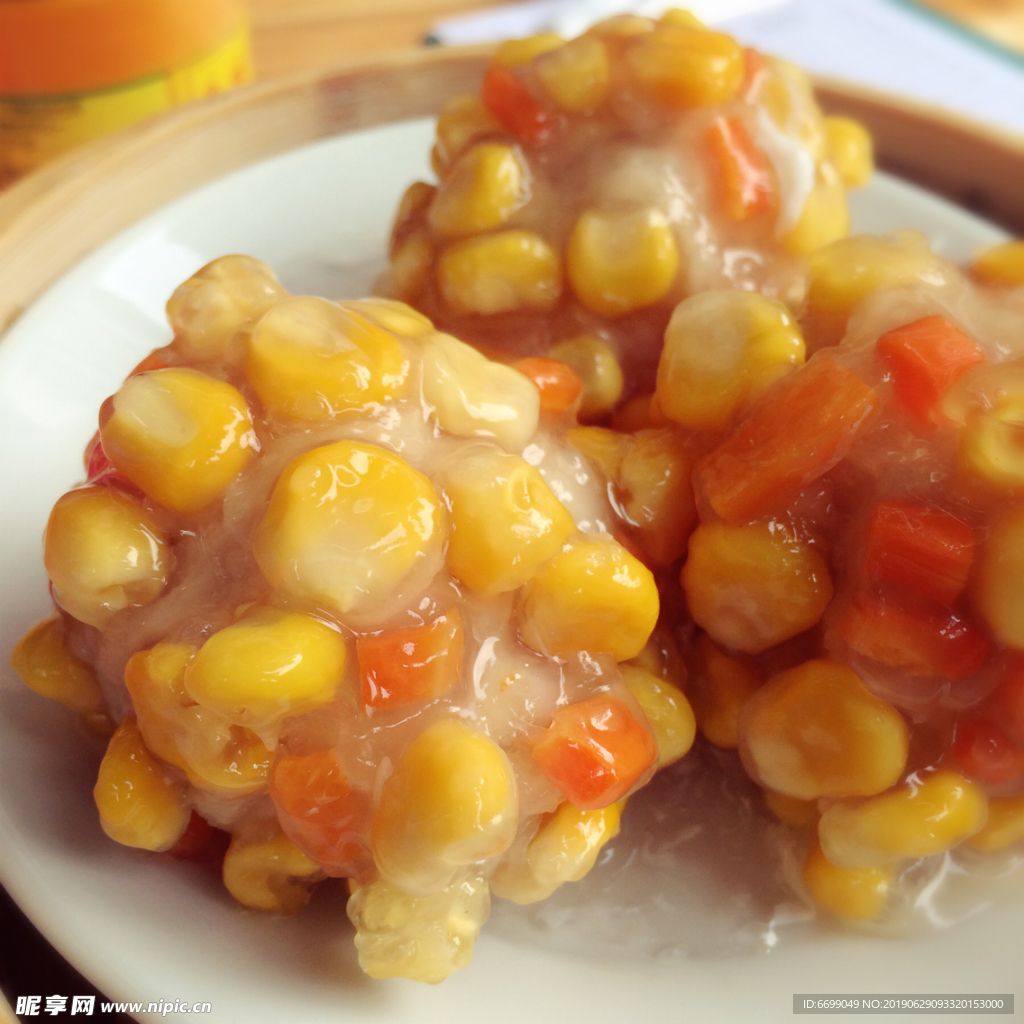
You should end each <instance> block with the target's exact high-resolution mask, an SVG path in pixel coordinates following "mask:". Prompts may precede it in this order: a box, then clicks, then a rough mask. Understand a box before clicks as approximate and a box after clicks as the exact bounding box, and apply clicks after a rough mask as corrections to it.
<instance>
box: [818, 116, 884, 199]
mask: <svg viewBox="0 0 1024 1024" xmlns="http://www.w3.org/2000/svg"><path fill="white" fill-rule="evenodd" d="M825 135H826V137H827V139H828V148H829V152H830V154H831V155H832V161H833V163H834V164H835V165H836V170H837V171H838V172H839V178H840V180H841V181H842V183H843V185H844V187H846V188H863V187H864V186H865V185H866V184H867V183H868V182H869V181H870V180H871V175H872V174H874V172H875V151H874V146H873V144H872V142H871V136H870V134H869V133H868V130H867V129H866V128H865V127H864V125H862V124H861V123H860V121H854V120H853V118H850V117H838V116H836V115H830V116H829V117H826V118H825Z"/></svg>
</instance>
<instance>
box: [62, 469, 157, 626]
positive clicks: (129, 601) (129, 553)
mask: <svg viewBox="0 0 1024 1024" xmlns="http://www.w3.org/2000/svg"><path fill="white" fill-rule="evenodd" d="M43 561H44V563H45V565H46V571H47V572H48V573H49V575H50V579H51V581H52V582H53V589H54V596H55V597H56V599H57V603H58V604H59V605H60V606H61V607H62V608H64V609H65V610H66V611H68V612H70V613H71V614H72V615H73V616H74V617H75V618H76V619H80V620H81V621H82V622H87V623H88V624H89V625H90V626H97V627H99V628H102V627H103V626H104V625H105V624H106V622H107V620H108V619H109V618H110V616H111V615H113V614H114V613H115V612H119V611H121V610H122V609H123V608H130V607H134V606H138V605H143V604H148V603H149V602H150V601H152V600H154V599H155V598H157V597H159V596H160V593H161V592H162V591H163V589H164V585H165V584H166V582H167V576H168V573H169V572H170V561H171V554H170V550H169V548H168V546H167V542H166V538H165V536H164V532H163V530H162V529H161V528H160V527H159V526H158V525H157V523H156V520H154V519H153V517H152V516H151V515H150V514H149V513H148V512H147V511H146V510H145V509H144V508H143V507H142V505H141V504H140V503H139V502H138V501H136V500H135V499H134V498H130V497H128V496H127V495H125V494H122V493H120V492H119V491H116V490H114V489H113V488H111V487H99V486H94V487H81V488H79V489H78V490H74V491H68V493H67V494H65V495H63V496H62V497H60V498H59V499H58V500H57V503H56V504H55V505H54V506H53V511H51V512H50V519H49V521H48V522H47V524H46V534H45V537H44V540H43Z"/></svg>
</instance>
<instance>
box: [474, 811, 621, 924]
mask: <svg viewBox="0 0 1024 1024" xmlns="http://www.w3.org/2000/svg"><path fill="white" fill-rule="evenodd" d="M623 803H625V801H620V803H616V804H611V805H609V806H608V807H601V808H599V809H598V810H593V811H581V810H580V809H579V808H578V807H573V805H572V804H570V803H568V802H566V803H562V804H559V806H558V809H557V810H556V811H554V812H553V813H551V814H548V815H546V816H545V819H544V821H543V823H542V824H541V826H540V828H539V829H538V830H537V834H536V835H535V836H534V837H533V839H531V840H530V842H529V845H527V846H526V847H525V850H524V851H523V853H522V855H521V856H518V857H515V858H511V857H509V858H505V859H504V860H503V861H502V862H501V864H499V865H498V870H497V871H495V873H494V875H493V876H492V878H491V891H492V892H493V893H494V895H495V896H499V897H501V898H502V899H506V900H512V901H513V902H514V903H519V904H526V903H536V902H537V901H538V900H545V899H547V898H548V897H549V896H550V895H551V894H552V893H553V892H554V891H555V890H556V889H557V888H559V887H560V886H561V885H564V884H565V883H566V882H578V881H579V880H580V879H581V878H583V877H584V876H585V875H586V874H587V873H588V872H589V871H590V869H591V868H592V867H593V866H594V864H595V863H597V856H598V854H599V853H600V852H601V848H602V847H603V846H604V845H605V843H607V842H608V841H609V840H610V839H614V838H615V836H617V835H618V834H619V819H620V817H621V812H622V807H621V805H622V804H623Z"/></svg>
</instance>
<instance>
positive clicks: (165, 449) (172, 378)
mask: <svg viewBox="0 0 1024 1024" xmlns="http://www.w3.org/2000/svg"><path fill="white" fill-rule="evenodd" d="M109 402H110V404H109V406H106V405H105V406H104V410H105V412H106V411H109V413H110V415H109V418H107V419H106V421H105V422H101V426H100V439H101V440H102V442H103V450H104V451H105V452H106V453H107V457H108V458H109V459H110V461H111V462H112V463H113V464H114V466H115V467H116V468H117V469H119V470H120V471H121V472H122V473H123V474H124V475H125V476H126V477H128V479H129V480H131V481H132V483H133V484H135V485H136V486H138V487H141V488H142V490H144V491H145V492H146V493H147V494H148V495H149V496H150V497H152V498H155V499H156V500H157V501H159V502H160V503H161V504H164V505H166V506H167V507H168V508H171V509H174V511H175V512H185V513H192V512H199V511H200V510H201V509H204V508H206V506H207V505H209V504H210V503H211V502H212V501H214V500H215V499H216V498H218V497H219V496H220V494H221V493H222V492H223V490H224V488H225V487H227V485H228V484H229V483H231V481H232V480H234V479H235V477H237V476H238V474H239V473H240V472H241V471H242V469H243V468H244V466H245V464H246V463H247V462H248V461H249V459H250V458H252V456H253V454H254V452H256V451H258V450H259V441H258V440H257V439H256V433H255V431H254V430H253V426H252V416H251V415H250V413H249V407H248V405H246V402H245V399H244V398H243V397H242V395H241V392H239V391H238V389H237V388H234V387H232V386H231V385H230V384H227V383H225V382H224V381H222V380H216V379H214V378H213V377H208V376H207V375H206V374H205V373H199V372H198V371H197V370H190V369H186V368H184V367H180V368H179V367H172V368H170V369H166V370H153V371H152V372H151V373H140V374H137V375H136V376H134V377H129V378H128V380H126V381H125V382H124V384H122V385H121V388H120V390H119V391H118V392H117V394H115V395H114V397H113V398H112V399H110V400H109Z"/></svg>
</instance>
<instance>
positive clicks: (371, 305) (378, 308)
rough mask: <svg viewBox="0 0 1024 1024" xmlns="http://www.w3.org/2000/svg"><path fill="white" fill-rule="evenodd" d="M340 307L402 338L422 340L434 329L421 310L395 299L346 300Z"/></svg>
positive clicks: (340, 303)
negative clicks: (421, 338)
mask: <svg viewBox="0 0 1024 1024" xmlns="http://www.w3.org/2000/svg"><path fill="white" fill-rule="evenodd" d="M338 305H339V306H340V307H341V309H342V310H344V311H345V312H346V313H350V314H351V313H355V314H356V315H357V316H364V317H366V318H367V319H368V320H372V321H373V322H374V323H375V324H377V326H378V327H383V328H384V329H385V330H386V331H391V333H392V334H397V335H398V336H399V337H400V338H420V337H422V336H423V335H424V334H429V333H430V332H431V331H432V330H433V329H434V325H433V324H432V323H431V322H430V320H429V318H427V317H425V316H424V315H423V314H422V313H421V312H420V311H419V310H417V309H413V308H412V306H410V305H408V303H405V302H399V301H397V300H395V299H379V298H369V299H346V300H345V301H344V302H339V303H338Z"/></svg>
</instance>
